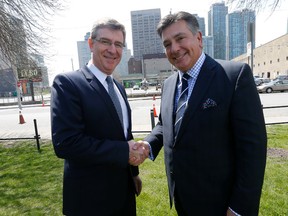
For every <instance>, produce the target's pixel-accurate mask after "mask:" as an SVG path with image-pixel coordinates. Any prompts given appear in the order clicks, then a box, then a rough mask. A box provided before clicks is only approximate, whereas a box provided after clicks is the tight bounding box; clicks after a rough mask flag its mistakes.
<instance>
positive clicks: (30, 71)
mask: <svg viewBox="0 0 288 216" xmlns="http://www.w3.org/2000/svg"><path fill="white" fill-rule="evenodd" d="M17 72H18V79H19V80H20V79H28V80H32V81H33V82H41V81H42V70H41V67H37V68H18V70H17Z"/></svg>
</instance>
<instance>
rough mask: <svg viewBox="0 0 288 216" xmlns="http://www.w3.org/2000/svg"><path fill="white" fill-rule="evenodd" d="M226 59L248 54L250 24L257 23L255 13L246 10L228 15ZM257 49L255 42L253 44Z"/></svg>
mask: <svg viewBox="0 0 288 216" xmlns="http://www.w3.org/2000/svg"><path fill="white" fill-rule="evenodd" d="M226 18H227V19H226V23H227V28H226V59H228V60H231V59H233V58H235V57H237V56H240V55H242V54H244V53H246V52H247V43H248V42H249V41H248V27H249V23H255V22H256V21H255V19H256V16H255V11H253V10H248V9H244V10H241V11H235V12H233V13H229V14H227V17H226ZM252 46H253V47H252V48H253V49H254V48H255V41H254V43H252Z"/></svg>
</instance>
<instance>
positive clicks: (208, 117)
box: [145, 12, 267, 216]
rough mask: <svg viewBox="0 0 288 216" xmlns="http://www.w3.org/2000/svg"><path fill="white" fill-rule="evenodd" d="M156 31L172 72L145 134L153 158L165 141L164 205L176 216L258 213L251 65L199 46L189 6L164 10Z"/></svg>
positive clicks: (260, 167)
mask: <svg viewBox="0 0 288 216" xmlns="http://www.w3.org/2000/svg"><path fill="white" fill-rule="evenodd" d="M157 31H158V34H159V35H160V37H161V38H162V41H163V45H164V47H165V51H166V55H167V57H168V60H169V61H170V63H171V64H173V65H174V66H175V67H176V68H177V69H178V72H177V73H175V74H173V75H172V76H170V77H169V78H168V79H167V80H165V82H164V84H163V89H162V98H161V108H160V115H159V122H158V124H157V125H156V126H155V128H154V129H153V131H152V132H151V134H150V135H148V136H147V137H146V138H145V141H147V142H148V143H149V144H150V145H151V148H152V152H150V154H151V157H153V159H155V158H156V157H157V155H158V153H159V151H160V150H161V148H162V147H163V146H164V156H165V166H166V174H167V180H168V186H169V194H170V206H172V203H173V200H174V201H175V207H176V210H177V213H178V215H181V216H191V215H197V216H198V215H213V216H223V215H227V216H230V215H243V216H256V215H258V211H259V202H260V196H261V190H262V184H263V178H264V171H265V165H266V145H267V138H266V128H265V122H264V117H263V112H262V107H261V103H260V99H259V95H258V93H257V90H256V86H255V83H254V80H253V75H252V72H251V69H250V67H249V66H248V65H247V64H243V63H236V62H231V61H223V60H219V61H216V60H214V59H212V58H211V57H209V56H208V55H206V54H205V53H203V50H202V49H203V44H202V34H201V32H200V31H199V24H198V22H197V19H196V18H195V17H194V16H193V15H191V14H189V13H186V12H178V13H175V14H169V15H167V16H166V17H164V18H163V19H162V20H161V21H160V23H159V25H158V28H157ZM182 77H184V79H182ZM182 86H185V89H184V90H183V92H182ZM183 95H186V96H185V97H183V98H184V102H183V98H182V96H183ZM180 101H181V102H180ZM179 103H181V106H180V107H178V104H179ZM182 108H184V111H183V112H184V114H181V112H180V111H181V109H182ZM179 113H180V114H179ZM178 114H179V115H178ZM178 126H179V127H178ZM176 128H179V129H177V130H176Z"/></svg>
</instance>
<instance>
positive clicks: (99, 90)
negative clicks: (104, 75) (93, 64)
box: [81, 66, 130, 130]
mask: <svg viewBox="0 0 288 216" xmlns="http://www.w3.org/2000/svg"><path fill="white" fill-rule="evenodd" d="M81 71H82V73H83V75H84V76H85V77H86V80H87V82H88V83H89V84H90V85H91V86H92V88H93V89H95V90H96V92H97V93H98V95H99V96H100V97H101V98H102V99H103V101H104V102H105V103H106V105H107V109H108V111H109V112H110V113H111V115H112V116H113V118H114V122H119V127H120V128H121V129H122V130H123V128H122V125H121V122H120V120H119V117H118V114H117V112H116V109H115V107H114V104H113V102H112V100H111V98H110V96H109V94H108V92H107V91H106V89H105V88H104V86H103V85H102V84H101V83H100V81H99V80H98V79H97V78H96V77H95V76H94V74H93V73H92V72H91V71H90V70H89V69H88V68H87V67H86V66H84V67H83V68H82V69H81ZM118 88H119V87H118ZM120 92H121V90H120ZM121 94H122V92H121ZM124 100H125V98H124ZM128 110H129V109H128ZM128 112H129V111H128ZM129 122H130V121H129ZM129 127H130V125H129Z"/></svg>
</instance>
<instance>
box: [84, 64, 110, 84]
mask: <svg viewBox="0 0 288 216" xmlns="http://www.w3.org/2000/svg"><path fill="white" fill-rule="evenodd" d="M87 67H88V68H89V70H90V71H91V72H92V73H93V74H94V76H95V77H96V78H97V79H98V80H99V81H100V82H101V83H102V84H104V85H105V84H106V78H107V76H108V75H107V74H105V73H103V72H102V71H100V70H99V69H98V68H97V67H96V66H95V65H94V64H93V63H92V61H91V60H90V61H89V62H88V64H87ZM111 78H112V79H113V76H112V75H111Z"/></svg>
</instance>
